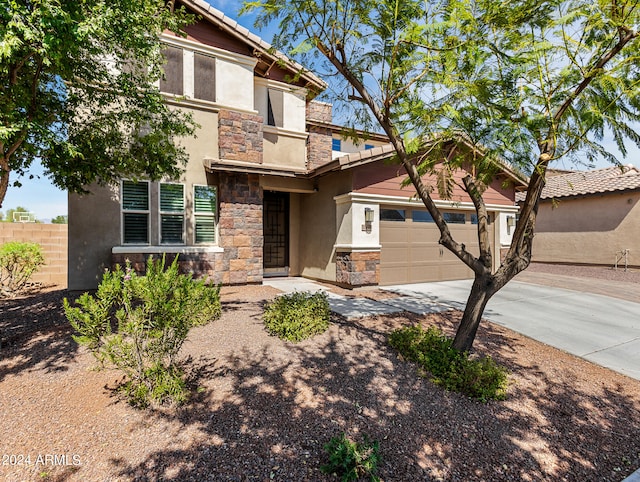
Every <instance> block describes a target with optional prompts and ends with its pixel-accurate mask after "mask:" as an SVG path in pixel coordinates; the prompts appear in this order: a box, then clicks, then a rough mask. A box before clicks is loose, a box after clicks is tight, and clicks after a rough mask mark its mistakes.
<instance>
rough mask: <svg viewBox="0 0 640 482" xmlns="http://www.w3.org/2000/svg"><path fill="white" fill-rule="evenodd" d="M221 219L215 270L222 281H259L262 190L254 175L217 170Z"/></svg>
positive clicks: (256, 176) (225, 282)
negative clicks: (219, 256) (219, 245)
mask: <svg viewBox="0 0 640 482" xmlns="http://www.w3.org/2000/svg"><path fill="white" fill-rule="evenodd" d="M219 193H220V200H219V205H220V222H219V225H218V232H219V234H220V244H221V246H222V247H223V248H224V253H222V259H221V260H220V263H219V266H216V269H217V270H220V271H221V272H222V280H221V281H222V283H224V284H241V283H261V282H262V267H263V263H262V241H263V238H262V233H263V230H262V189H261V188H260V180H259V176H258V175H257V174H244V173H222V172H221V173H220V174H219Z"/></svg>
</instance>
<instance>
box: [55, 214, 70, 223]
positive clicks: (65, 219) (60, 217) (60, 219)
mask: <svg viewBox="0 0 640 482" xmlns="http://www.w3.org/2000/svg"><path fill="white" fill-rule="evenodd" d="M51 224H69V216H67V215H66V214H60V215H58V216H56V217H55V218H53V219H52V220H51Z"/></svg>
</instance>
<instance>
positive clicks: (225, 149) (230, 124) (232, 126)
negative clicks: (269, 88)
mask: <svg viewBox="0 0 640 482" xmlns="http://www.w3.org/2000/svg"><path fill="white" fill-rule="evenodd" d="M262 126H263V118H262V116H260V115H254V114H246V113H243V112H236V111H232V110H225V109H220V111H219V112H218V147H219V153H220V159H230V160H234V161H245V162H253V163H255V164H262V142H263V134H262Z"/></svg>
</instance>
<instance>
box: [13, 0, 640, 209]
mask: <svg viewBox="0 0 640 482" xmlns="http://www.w3.org/2000/svg"><path fill="white" fill-rule="evenodd" d="M208 2H209V3H210V4H211V5H213V6H214V7H215V8H217V9H219V10H221V11H223V12H224V13H225V14H226V15H227V16H229V17H230V18H233V19H235V20H236V21H238V23H240V24H241V25H243V26H244V27H246V28H248V29H249V30H251V31H252V32H254V33H256V34H258V35H260V36H261V37H262V38H263V39H264V40H266V41H267V42H271V40H272V37H273V33H274V30H275V28H276V27H275V26H269V27H267V28H266V29H263V30H257V29H255V28H254V26H253V21H254V18H253V16H251V15H245V16H243V17H239V16H238V10H239V9H240V6H241V4H242V2H241V1H238V0H208ZM605 145H609V146H610V148H611V151H612V152H617V151H616V149H615V145H614V144H613V142H609V143H605ZM629 147H630V149H629V155H628V156H627V158H626V160H625V161H624V162H625V163H632V164H634V165H635V166H638V165H640V150H639V149H632V148H631V147H632V146H629ZM609 165H610V164H608V163H606V162H604V161H602V162H601V163H599V164H598V165H597V167H607V166H609ZM553 167H556V168H561V169H575V168H576V166H573V165H570V164H567V163H564V164H563V163H557V164H554V166H553ZM29 174H31V175H34V178H33V179H28V177H29ZM29 174H28V175H27V176H25V177H23V178H20V179H19V180H20V182H21V183H22V187H20V188H16V187H12V186H9V189H8V191H7V195H6V197H5V199H4V202H3V203H2V209H1V210H2V211H3V212H6V211H7V210H8V209H11V208H16V207H18V206H22V207H25V208H27V209H28V210H29V211H31V212H34V213H35V215H36V218H37V219H40V220H46V219H51V218H53V217H55V216H58V215H61V214H67V193H66V191H61V190H60V189H58V188H56V187H55V186H53V184H52V183H51V182H50V180H49V179H48V178H46V177H45V176H44V175H43V173H42V168H41V167H40V166H33V167H32V169H31V172H30V173H29ZM15 180H16V179H15V178H12V179H11V182H13V181H15Z"/></svg>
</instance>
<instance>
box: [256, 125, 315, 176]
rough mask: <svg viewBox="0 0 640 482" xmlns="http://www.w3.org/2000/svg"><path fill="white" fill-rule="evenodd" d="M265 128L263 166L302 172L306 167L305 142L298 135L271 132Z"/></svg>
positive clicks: (304, 139) (303, 138) (269, 128)
mask: <svg viewBox="0 0 640 482" xmlns="http://www.w3.org/2000/svg"><path fill="white" fill-rule="evenodd" d="M271 129H273V128H271V127H269V126H265V128H264V140H263V144H262V149H263V162H264V164H277V165H278V166H286V167H288V168H292V169H298V170H304V169H305V168H306V165H307V157H306V156H307V140H306V137H303V136H300V135H291V136H289V135H287V134H286V133H285V132H282V131H279V132H277V133H276V132H275V130H274V131H271Z"/></svg>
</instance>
